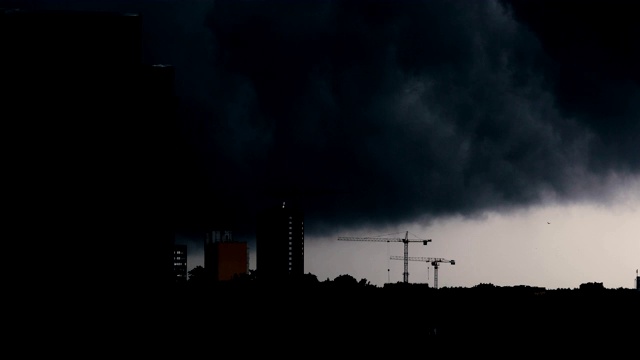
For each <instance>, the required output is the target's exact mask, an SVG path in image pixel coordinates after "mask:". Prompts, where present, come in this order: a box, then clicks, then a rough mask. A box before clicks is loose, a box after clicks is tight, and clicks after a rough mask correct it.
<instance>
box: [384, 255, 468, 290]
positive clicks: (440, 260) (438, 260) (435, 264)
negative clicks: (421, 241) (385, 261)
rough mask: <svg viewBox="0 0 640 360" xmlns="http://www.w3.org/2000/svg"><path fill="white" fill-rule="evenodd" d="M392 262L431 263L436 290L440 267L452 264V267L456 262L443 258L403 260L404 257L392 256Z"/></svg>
mask: <svg viewBox="0 0 640 360" xmlns="http://www.w3.org/2000/svg"><path fill="white" fill-rule="evenodd" d="M391 260H405V264H406V262H407V260H409V261H424V262H428V263H429V262H430V263H431V265H433V269H434V270H433V287H434V288H435V289H437V288H438V267H439V264H440V263H450V264H451V265H455V264H456V261H455V260H447V259H443V258H432V257H422V256H412V257H409V258H408V259H407V258H403V257H402V256H391Z"/></svg>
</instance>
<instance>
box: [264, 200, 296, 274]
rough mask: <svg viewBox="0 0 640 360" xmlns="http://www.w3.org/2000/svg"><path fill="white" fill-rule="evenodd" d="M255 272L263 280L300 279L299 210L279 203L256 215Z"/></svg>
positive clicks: (290, 205) (293, 205) (294, 206)
mask: <svg viewBox="0 0 640 360" xmlns="http://www.w3.org/2000/svg"><path fill="white" fill-rule="evenodd" d="M256 270H257V273H258V277H259V278H260V279H263V280H276V281H278V280H284V279H287V278H291V277H296V276H302V275H304V212H303V211H302V209H301V208H300V207H299V206H296V205H295V204H291V203H289V204H287V203H286V202H282V204H278V205H276V206H273V207H270V208H267V209H264V210H263V211H262V212H261V213H260V214H259V215H258V223H257V227H256Z"/></svg>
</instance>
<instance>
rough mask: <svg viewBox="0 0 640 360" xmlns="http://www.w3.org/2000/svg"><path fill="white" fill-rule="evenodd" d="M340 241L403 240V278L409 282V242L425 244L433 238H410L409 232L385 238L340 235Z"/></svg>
mask: <svg viewBox="0 0 640 360" xmlns="http://www.w3.org/2000/svg"><path fill="white" fill-rule="evenodd" d="M338 240H340V241H378V242H401V243H404V273H402V280H403V281H404V282H405V283H408V282H409V262H408V261H409V243H410V242H421V243H422V244H423V245H427V243H429V242H431V239H411V240H410V239H409V232H408V231H407V232H406V233H405V234H404V238H383V237H346V236H341V237H338Z"/></svg>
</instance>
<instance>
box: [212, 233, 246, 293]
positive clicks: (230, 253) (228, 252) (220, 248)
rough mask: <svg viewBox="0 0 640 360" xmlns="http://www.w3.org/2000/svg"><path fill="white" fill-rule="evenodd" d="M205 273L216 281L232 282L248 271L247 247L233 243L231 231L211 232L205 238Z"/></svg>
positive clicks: (236, 242) (244, 243)
mask: <svg viewBox="0 0 640 360" xmlns="http://www.w3.org/2000/svg"><path fill="white" fill-rule="evenodd" d="M204 268H205V271H207V273H208V274H209V276H211V278H212V279H214V280H216V281H226V280H232V279H233V278H234V276H238V275H243V274H246V273H247V272H248V269H249V247H248V246H247V243H246V242H240V241H234V240H233V237H232V233H231V231H211V232H208V233H207V235H206V238H205V247H204Z"/></svg>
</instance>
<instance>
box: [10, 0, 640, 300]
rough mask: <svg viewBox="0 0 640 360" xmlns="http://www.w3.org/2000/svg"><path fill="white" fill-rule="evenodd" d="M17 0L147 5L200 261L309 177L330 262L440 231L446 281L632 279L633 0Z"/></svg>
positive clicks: (636, 222)
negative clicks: (170, 76)
mask: <svg viewBox="0 0 640 360" xmlns="http://www.w3.org/2000/svg"><path fill="white" fill-rule="evenodd" d="M11 3H13V4H18V3H20V4H21V5H22V6H25V7H26V6H30V7H34V8H52V9H54V8H66V9H76V10H109V11H113V10H115V11H126V12H138V13H140V14H141V15H142V16H143V36H144V37H143V41H144V59H145V62H147V63H165V64H172V65H174V66H175V67H176V92H177V94H178V96H179V97H180V105H181V111H180V124H181V127H180V131H181V132H180V133H179V134H176V138H177V140H173V141H177V143H178V144H179V145H180V148H181V152H180V163H179V165H178V166H177V168H176V170H175V174H176V180H177V181H176V194H177V196H176V203H175V209H174V210H175V230H176V241H177V242H180V243H188V244H189V245H190V246H189V252H190V254H189V255H190V257H189V259H188V261H189V268H193V267H194V266H197V265H202V264H203V261H202V260H203V259H202V254H201V249H202V243H201V242H202V233H203V231H205V230H206V229H208V228H211V227H218V228H222V227H227V228H232V229H233V231H234V233H235V234H236V239H238V240H245V241H248V242H249V245H250V246H251V247H252V249H254V248H255V246H254V245H255V244H254V240H255V236H254V235H253V232H254V230H255V229H254V226H255V221H254V217H255V213H256V211H257V209H259V208H260V207H261V206H264V205H265V204H267V203H268V202H272V201H280V200H281V199H283V198H287V197H289V196H293V195H296V194H297V195H298V197H299V200H300V201H301V202H302V203H303V205H304V208H305V213H306V216H305V272H311V273H313V274H315V275H317V276H318V278H319V279H320V280H324V279H326V278H331V279H332V278H334V277H335V276H338V275H340V274H350V275H352V276H354V277H356V278H357V279H358V280H359V279H361V278H366V279H368V280H370V281H371V282H372V283H375V284H377V285H382V284H384V283H385V282H388V281H391V282H397V281H402V271H403V270H402V261H397V260H389V256H391V255H402V254H403V252H402V250H403V248H402V244H401V243H390V244H387V243H376V242H345V241H337V237H338V236H377V235H382V234H395V235H392V236H393V237H404V233H405V231H409V232H410V238H425V239H432V242H431V243H429V245H427V246H423V245H418V244H417V243H416V244H410V245H409V255H410V256H427V257H441V258H446V259H453V260H455V261H456V264H455V265H450V264H446V263H445V264H441V266H440V268H439V286H440V287H443V286H473V285H477V284H479V283H493V284H496V285H532V286H542V287H547V288H574V287H578V286H579V285H580V284H581V283H585V282H603V284H604V285H605V287H608V288H618V287H633V279H634V277H635V274H636V269H638V268H639V267H640V149H639V148H640V145H639V144H640V138H639V134H640V125H639V124H640V67H639V66H638V65H637V64H640V41H639V40H638V39H639V38H640V22H638V21H637V18H636V14H637V13H638V12H637V10H639V9H638V5H636V4H637V2H633V1H611V0H609V1H584V0H582V1H577V0H576V1H562V2H558V1H546V0H538V1H518V0H515V1H507V0H505V1H493V0H487V1H470V0H465V1H462V0H460V1H450V0H449V1H435V0H434V1H416V0H414V1H353V0H352V1H337V0H336V1H319V0H318V1H242V0H229V1H193V0H192V1H185V0H165V1H151V0H146V1H145V0H138V1H123V0H120V1H106V0H105V1H88V0H85V1H23V2H11V1H9V2H6V1H4V2H3V4H11ZM5 6H6V5H5ZM549 223H550V224H549ZM255 257H256V254H255V252H254V251H252V254H251V267H252V268H254V267H255ZM433 271H434V269H433V267H432V266H431V265H430V264H426V263H422V262H411V263H410V265H409V273H410V275H409V280H410V281H411V282H429V283H430V284H432V285H433V275H434V274H433Z"/></svg>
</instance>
